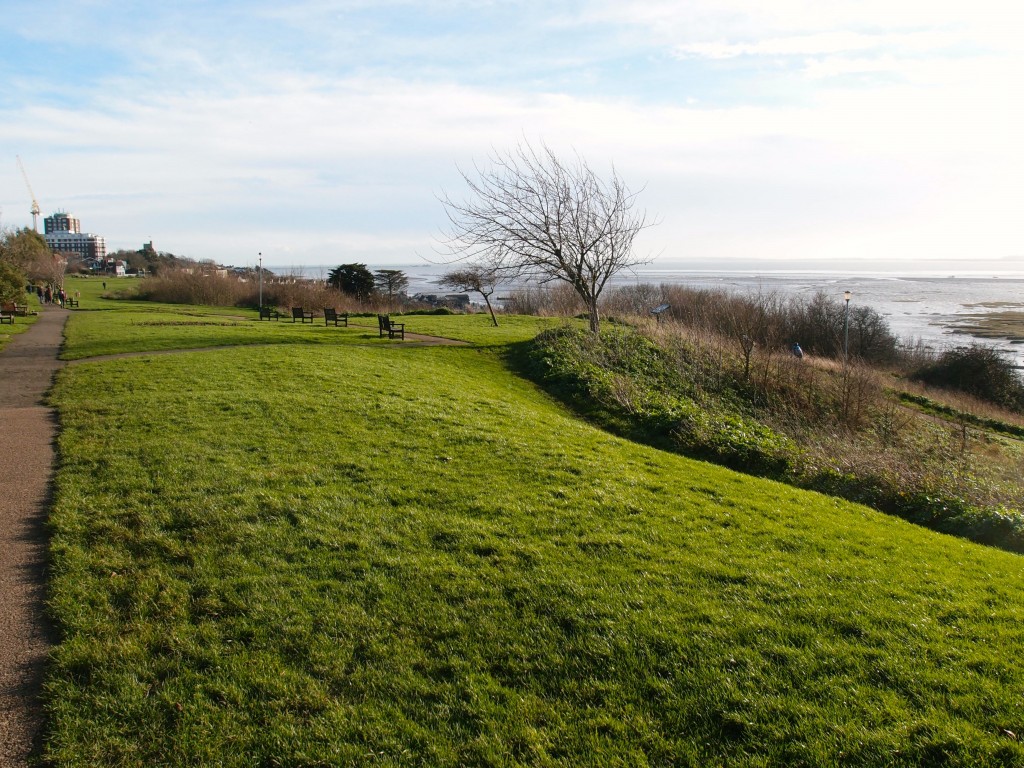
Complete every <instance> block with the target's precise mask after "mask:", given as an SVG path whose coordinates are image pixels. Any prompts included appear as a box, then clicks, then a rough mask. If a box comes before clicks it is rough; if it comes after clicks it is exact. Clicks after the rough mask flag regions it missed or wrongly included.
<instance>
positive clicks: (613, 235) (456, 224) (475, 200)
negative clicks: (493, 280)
mask: <svg viewBox="0 0 1024 768" xmlns="http://www.w3.org/2000/svg"><path fill="white" fill-rule="evenodd" d="M491 161H492V167H491V168H490V169H489V170H480V169H477V174H476V177H470V176H469V175H467V174H466V173H463V174H462V178H463V179H464V180H465V182H466V184H467V185H468V186H469V191H470V193H471V199H470V200H468V201H466V202H457V201H455V200H453V199H452V198H451V197H450V196H448V195H444V196H443V197H442V200H441V202H442V204H443V205H444V207H445V212H446V213H447V215H448V221H449V223H450V228H449V231H448V232H447V233H446V234H447V244H446V245H447V248H448V249H449V250H450V252H451V253H452V254H453V255H455V256H456V258H455V260H456V261H459V260H466V261H468V262H470V263H472V262H475V261H477V260H480V259H482V260H483V261H484V262H485V263H490V264H493V265H494V268H495V269H496V270H497V273H498V274H502V275H504V276H505V277H509V278H511V277H523V278H531V279H535V280H537V281H539V282H540V283H546V282H550V281H552V280H561V281H564V282H566V283H568V284H569V285H571V286H572V288H573V290H574V291H575V292H576V293H577V294H578V295H579V297H580V298H581V299H582V300H583V303H584V304H585V306H586V307H587V310H588V312H589V315H590V330H591V331H592V332H594V333H597V332H598V331H599V330H600V322H601V321H600V314H599V312H598V304H597V302H598V299H599V298H600V296H601V292H602V291H603V290H604V287H605V286H606V285H607V283H608V280H609V279H610V278H611V277H612V276H614V275H615V274H617V273H619V272H621V271H622V270H624V269H628V268H629V267H632V266H635V265H637V264H641V263H643V260H641V259H636V258H635V257H634V256H633V253H632V249H633V240H634V238H635V237H636V235H637V234H638V233H639V232H640V231H641V230H643V229H645V228H646V227H647V226H649V224H648V221H647V216H646V214H645V213H643V212H642V211H636V210H635V206H636V193H634V192H631V191H630V190H629V188H628V187H627V186H626V184H625V183H624V182H623V181H622V179H621V178H619V175H618V174H617V173H616V172H615V171H614V169H613V170H612V174H611V178H609V179H608V180H606V181H605V180H602V179H600V178H598V176H597V175H596V174H595V173H594V172H593V171H592V170H591V169H590V167H589V166H588V165H587V164H586V162H585V161H584V160H583V159H581V158H579V157H577V158H576V161H575V162H574V163H565V162H563V161H562V160H560V159H559V158H558V157H557V156H556V155H555V153H554V152H553V151H552V150H551V149H549V148H548V147H547V146H546V145H543V144H542V145H541V147H540V149H534V148H533V147H531V146H530V145H529V144H526V143H523V144H520V145H519V146H517V147H516V148H515V149H514V150H512V151H509V152H507V153H504V154H495V155H494V156H493V157H492V159H491Z"/></svg>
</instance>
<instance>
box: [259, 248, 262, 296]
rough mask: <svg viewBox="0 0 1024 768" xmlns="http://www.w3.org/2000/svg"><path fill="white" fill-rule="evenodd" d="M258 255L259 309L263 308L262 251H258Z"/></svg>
mask: <svg viewBox="0 0 1024 768" xmlns="http://www.w3.org/2000/svg"><path fill="white" fill-rule="evenodd" d="M259 257H260V309H261V310H262V309H263V251H260V252H259Z"/></svg>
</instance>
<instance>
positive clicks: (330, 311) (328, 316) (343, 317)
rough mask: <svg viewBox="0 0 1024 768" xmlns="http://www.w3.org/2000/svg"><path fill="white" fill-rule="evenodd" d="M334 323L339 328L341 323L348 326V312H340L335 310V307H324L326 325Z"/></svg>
mask: <svg viewBox="0 0 1024 768" xmlns="http://www.w3.org/2000/svg"><path fill="white" fill-rule="evenodd" d="M331 323H334V327H335V328H337V327H338V326H339V325H344V326H345V327H346V328H348V312H343V313H342V314H340V315H339V314H338V313H337V312H335V311H334V307H324V325H330V324H331Z"/></svg>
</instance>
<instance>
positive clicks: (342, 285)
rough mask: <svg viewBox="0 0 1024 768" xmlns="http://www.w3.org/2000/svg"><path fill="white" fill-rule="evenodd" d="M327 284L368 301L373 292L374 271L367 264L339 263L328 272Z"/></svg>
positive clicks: (360, 299)
mask: <svg viewBox="0 0 1024 768" xmlns="http://www.w3.org/2000/svg"><path fill="white" fill-rule="evenodd" d="M327 284H328V285H330V286H332V287H334V288H337V289H338V290H339V291H341V292H342V293H344V294H346V295H348V296H353V297H355V298H356V299H358V300H359V301H366V300H367V299H368V298H370V294H371V293H373V287H374V282H373V273H372V272H370V270H368V269H367V268H366V265H365V264H339V265H338V266H337V267H335V268H334V269H332V270H331V271H330V272H328V273H327Z"/></svg>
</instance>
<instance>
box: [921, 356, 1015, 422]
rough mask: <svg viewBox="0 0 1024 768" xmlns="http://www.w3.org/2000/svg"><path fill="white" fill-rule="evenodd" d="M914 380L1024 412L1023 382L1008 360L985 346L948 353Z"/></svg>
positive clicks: (929, 365)
mask: <svg viewBox="0 0 1024 768" xmlns="http://www.w3.org/2000/svg"><path fill="white" fill-rule="evenodd" d="M911 378H912V379H913V380H915V381H920V382H922V383H925V384H928V385H930V386H934V387H939V388H941V389H953V390H957V391H959V392H965V393H967V394H969V395H973V396H974V397H977V398H979V399H981V400H985V401H987V402H990V403H995V404H996V405H999V406H1002V407H1003V408H1007V409H1009V410H1011V411H1015V412H1017V413H1020V412H1022V411H1024V381H1022V380H1021V377H1020V375H1019V374H1018V373H1017V370H1016V368H1015V367H1014V365H1013V363H1012V362H1011V361H1010V360H1009V359H1008V358H1006V357H1005V356H1003V355H1002V354H1001V353H1000V352H999V351H998V350H996V349H994V348H993V347H990V346H988V345H985V344H971V345H970V346H966V347H957V348H955V349H950V350H947V351H945V352H943V353H942V355H940V356H939V359H938V360H936V361H935V362H934V363H931V364H926V365H924V366H922V367H921V368H919V369H917V370H916V371H915V372H914V373H913V374H912V375H911Z"/></svg>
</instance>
